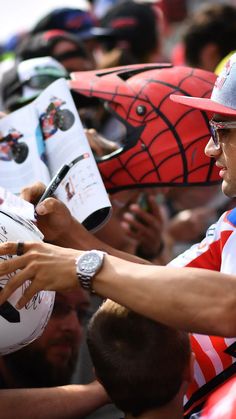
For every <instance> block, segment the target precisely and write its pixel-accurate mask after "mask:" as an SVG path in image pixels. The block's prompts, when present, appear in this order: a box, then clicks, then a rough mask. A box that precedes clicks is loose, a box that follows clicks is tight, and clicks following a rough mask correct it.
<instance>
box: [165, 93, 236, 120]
mask: <svg viewBox="0 0 236 419" xmlns="http://www.w3.org/2000/svg"><path fill="white" fill-rule="evenodd" d="M170 98H171V100H172V101H173V102H176V103H181V104H182V105H186V106H189V107H190V108H195V109H200V110H202V111H206V112H212V113H218V114H222V115H229V116H236V109H232V108H228V107H227V106H224V105H221V104H220V103H218V102H214V100H211V99H206V98H202V97H190V96H181V95H174V94H173V95H170Z"/></svg>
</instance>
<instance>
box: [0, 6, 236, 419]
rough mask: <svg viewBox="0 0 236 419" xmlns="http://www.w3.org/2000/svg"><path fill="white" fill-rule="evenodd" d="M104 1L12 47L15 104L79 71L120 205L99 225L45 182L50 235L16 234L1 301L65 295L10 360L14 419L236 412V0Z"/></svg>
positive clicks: (47, 20) (5, 366)
mask: <svg viewBox="0 0 236 419" xmlns="http://www.w3.org/2000/svg"><path fill="white" fill-rule="evenodd" d="M100 3H101V2H100ZM104 3H106V5H103V6H102V5H101V4H99V2H96V1H94V2H93V1H91V2H88V7H87V8H86V9H84V8H81V9H80V8H79V7H78V8H71V7H67V5H66V2H65V7H64V8H58V9H55V10H52V11H51V12H50V13H48V14H47V15H46V16H43V17H42V18H41V19H40V20H39V21H38V22H37V23H36V24H35V26H34V27H32V29H31V30H28V31H26V32H24V33H19V34H15V35H14V37H12V38H11V39H10V40H9V41H8V42H6V43H5V44H4V45H2V47H1V63H0V103H1V112H2V113H3V114H2V115H1V116H2V117H3V118H4V115H6V114H9V113H11V112H14V111H16V112H17V111H18V110H19V109H21V108H22V107H24V106H26V105H28V104H29V103H31V102H32V101H33V100H35V98H37V97H38V95H39V94H40V93H42V92H43V91H44V89H45V88H47V87H48V86H49V85H50V84H51V83H52V82H54V81H55V80H58V79H60V78H64V79H66V80H67V82H68V86H69V87H70V90H71V94H72V97H73V100H74V103H75V106H76V109H77V112H78V114H79V116H80V119H81V122H82V125H83V129H84V132H85V134H86V136H87V139H88V142H89V144H90V147H91V149H92V151H93V153H94V156H95V159H96V162H97V165H98V168H99V170H100V173H101V175H102V178H103V180H104V184H105V187H106V188H107V192H108V193H109V198H110V201H111V204H112V215H111V217H110V219H109V220H108V221H107V223H106V224H105V225H104V226H103V227H101V228H100V229H99V230H98V231H96V232H94V233H91V232H89V231H88V230H87V229H86V228H85V227H84V226H83V225H82V224H81V223H79V222H78V221H77V220H76V219H75V218H74V217H72V215H71V214H70V211H69V210H68V208H67V207H66V206H65V205H64V203H63V202H62V201H60V200H59V199H56V196H54V197H50V198H47V199H46V200H44V201H42V202H40V203H39V204H38V201H39V199H40V197H41V196H42V194H43V192H44V190H45V185H44V184H42V183H40V182H37V183H34V184H30V183H29V184H25V185H24V188H23V189H22V190H21V197H22V198H23V199H24V200H26V201H29V202H31V203H32V204H34V206H35V213H36V221H35V222H36V224H37V227H38V228H39V230H40V231H41V232H42V233H43V235H44V241H43V242H41V241H38V242H23V241H22V240H21V238H20V237H16V239H15V241H6V242H5V243H1V244H0V259H2V261H1V264H0V277H3V278H4V277H6V276H7V277H8V278H10V280H9V281H8V282H7V283H6V285H5V286H4V287H1V291H0V308H1V307H4V304H6V302H7V300H8V299H9V298H10V296H11V295H12V294H13V293H14V292H15V290H16V289H18V288H19V287H22V296H21V298H20V299H19V301H15V303H16V309H17V310H18V311H19V312H20V310H21V309H22V308H23V307H25V306H26V305H27V304H28V303H29V301H30V300H31V299H32V298H33V297H34V295H35V294H37V293H38V292H40V291H41V290H47V291H48V290H52V291H56V295H55V302H54V306H53V310H52V314H51V317H50V318H49V320H48V323H47V325H46V327H45V329H44V330H43V331H42V335H41V336H40V337H38V338H37V339H36V340H34V341H33V342H31V343H30V344H28V345H26V346H24V347H23V348H22V349H19V350H17V351H15V352H11V351H9V352H11V353H9V354H6V355H3V356H1V357H0V401H1V413H0V418H1V417H2V418H4V419H11V418H15V417H17V418H18V419H21V418H22V419H23V418H24V419H27V418H29V419H31V418H32V417H33V418H35V419H41V418H44V419H47V418H48V419H54V418H55V419H60V418H62V419H66V418H68V419H69V418H94V419H95V418H102V419H114V418H117V419H118V418H121V417H122V418H126V419H133V418H135V417H136V418H139V419H179V418H183V417H186V418H191V419H196V418H204V419H221V418H222V419H223V418H226V419H229V418H233V417H234V415H235V414H236V413H235V409H234V405H235V403H236V402H235V400H236V397H235V391H234V386H235V382H236V376H235V374H236V363H235V357H234V348H235V345H236V339H235V336H236V327H235V321H234V310H235V307H236V305H235V288H236V277H235V267H234V265H235V257H234V241H235V234H236V233H235V226H236V215H235V214H236V212H235V209H234V204H235V197H236V183H235V182H236V179H235V176H236V174H235V173H236V172H235V163H234V160H235V144H234V142H235V141H236V140H235V139H234V137H235V132H236V131H235V128H236V101H235V92H236V76H235V74H236V73H235V68H236V54H235V51H236V45H235V35H236V7H235V6H234V5H232V4H231V3H230V2H215V3H212V2H205V3H206V4H204V5H203V6H201V7H199V8H197V9H196V10H193V11H191V12H190V10H189V8H188V2H187V1H182V2H173V3H175V5H173V4H172V6H171V3H172V2H168V1H165V0H160V1H144V0H143V1H142V0H141V1H137V0H128V1H122V0H116V1H110V2H109V1H107V2H104ZM176 3H179V9H176ZM105 6H106V7H105ZM174 8H175V10H179V14H178V13H177V12H175V13H174V11H173V10H174ZM177 27H178V32H179V33H180V36H179V39H178V45H177V44H173V45H172V47H173V48H172V49H171V51H168V49H167V48H166V42H165V41H166V38H168V40H170V39H171V37H173V39H174V38H175V31H177ZM179 28H181V30H179ZM26 123H28V122H27V121H26ZM78 140H79V139H78ZM1 160H2V159H1V139H0V164H1ZM0 186H2V187H4V186H5V185H4V182H3V183H1V182H0ZM19 192H20V191H19ZM0 212H1V211H0ZM196 243H197V244H196ZM6 255H8V259H7V260H5V256H6ZM12 256H17V257H12ZM166 265H167V266H166ZM182 268H183V269H182ZM28 279H30V285H27V286H25V281H27V280H28ZM0 313H1V311H0ZM1 339H4V337H2V338H1ZM0 346H1V344H0ZM16 406H17V416H16V411H15V407H16Z"/></svg>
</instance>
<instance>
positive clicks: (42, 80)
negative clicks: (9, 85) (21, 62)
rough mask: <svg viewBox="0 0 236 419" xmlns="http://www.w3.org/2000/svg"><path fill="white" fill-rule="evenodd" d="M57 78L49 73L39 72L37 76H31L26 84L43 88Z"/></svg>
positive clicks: (39, 88)
mask: <svg viewBox="0 0 236 419" xmlns="http://www.w3.org/2000/svg"><path fill="white" fill-rule="evenodd" d="M58 78H59V77H58V76H53V75H49V74H41V75H38V76H33V77H31V78H30V79H29V81H28V83H27V84H28V86H29V87H31V88H32V89H38V90H41V89H42V90H43V89H45V88H46V87H47V86H49V84H51V83H53V82H54V81H55V80H57V79H58Z"/></svg>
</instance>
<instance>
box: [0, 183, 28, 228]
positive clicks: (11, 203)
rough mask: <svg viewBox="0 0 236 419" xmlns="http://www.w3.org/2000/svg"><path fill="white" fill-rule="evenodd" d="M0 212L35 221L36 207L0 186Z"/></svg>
mask: <svg viewBox="0 0 236 419" xmlns="http://www.w3.org/2000/svg"><path fill="white" fill-rule="evenodd" d="M0 210H2V211H6V212H10V213H15V214H18V215H19V216H20V217H24V218H27V219H29V220H31V221H35V215H34V206H33V204H31V203H30V202H27V201H25V200H24V199H21V198H20V197H19V196H16V195H14V194H12V193H11V192H9V191H7V190H6V189H4V188H2V187H1V186H0Z"/></svg>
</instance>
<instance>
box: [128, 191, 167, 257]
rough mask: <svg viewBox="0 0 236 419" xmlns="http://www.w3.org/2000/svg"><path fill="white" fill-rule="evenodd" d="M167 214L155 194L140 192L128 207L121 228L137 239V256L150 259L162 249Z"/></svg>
mask: <svg viewBox="0 0 236 419" xmlns="http://www.w3.org/2000/svg"><path fill="white" fill-rule="evenodd" d="M166 220H167V214H166V211H165V209H164V206H163V205H161V204H158V203H157V198H156V195H154V194H150V193H149V194H147V193H145V194H144V193H141V194H140V196H139V199H138V200H137V203H133V204H131V205H130V207H129V212H125V213H124V215H123V220H122V222H121V226H122V228H123V229H124V230H125V231H126V234H128V235H129V236H130V237H131V238H133V239H134V240H136V241H137V243H138V244H137V250H136V254H137V256H140V257H142V258H144V259H148V260H152V259H155V258H156V257H159V256H160V255H161V253H162V251H163V250H164V240H165V239H164V233H165V227H166Z"/></svg>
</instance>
